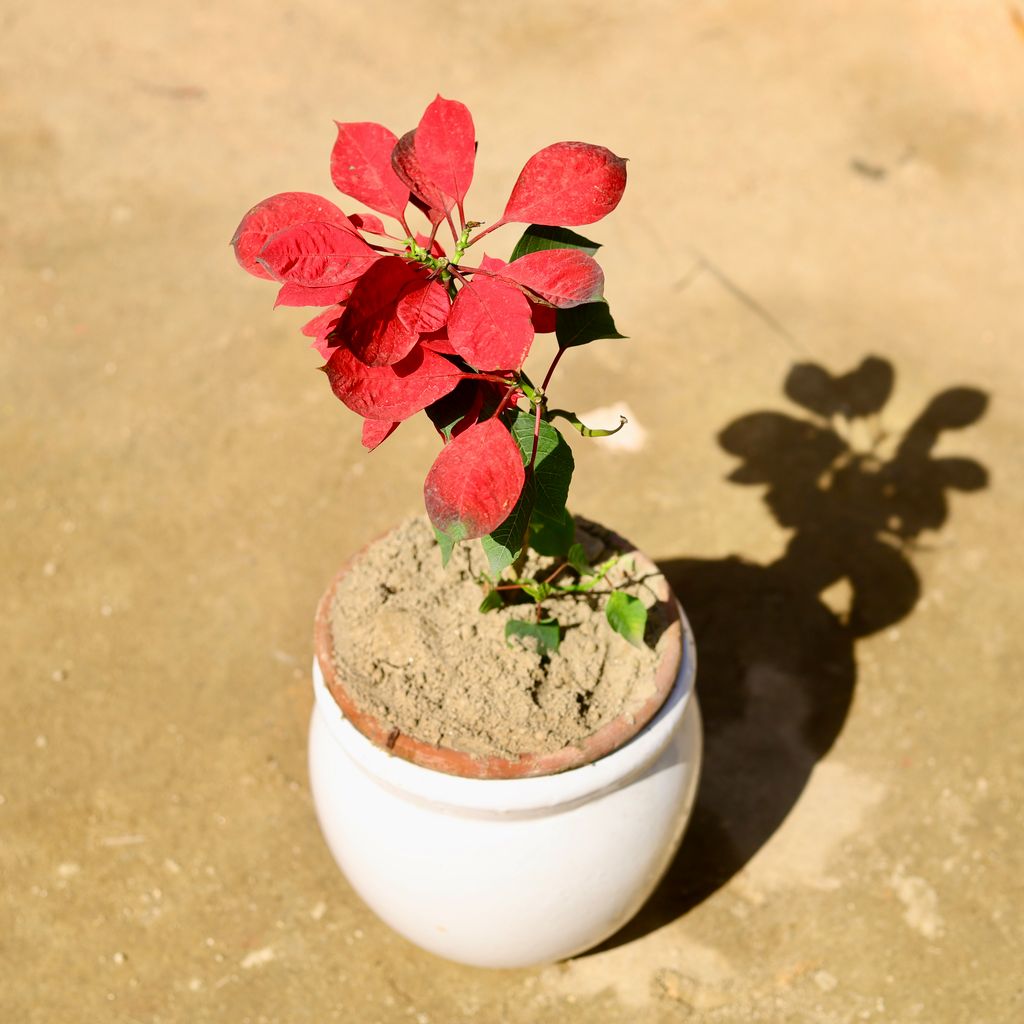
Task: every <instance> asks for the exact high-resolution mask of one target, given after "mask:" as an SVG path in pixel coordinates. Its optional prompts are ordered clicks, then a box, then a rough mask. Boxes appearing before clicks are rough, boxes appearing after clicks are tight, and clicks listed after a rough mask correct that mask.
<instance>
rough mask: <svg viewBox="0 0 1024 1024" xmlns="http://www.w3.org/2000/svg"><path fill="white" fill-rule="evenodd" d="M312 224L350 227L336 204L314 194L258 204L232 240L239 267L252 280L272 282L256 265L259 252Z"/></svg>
mask: <svg viewBox="0 0 1024 1024" xmlns="http://www.w3.org/2000/svg"><path fill="white" fill-rule="evenodd" d="M311 220H316V221H323V222H324V223H327V224H339V225H341V226H345V225H346V224H348V223H349V222H348V218H347V217H346V216H345V214H343V213H342V212H341V210H339V209H338V207H337V206H335V205H334V203H332V202H331V201H330V200H328V199H324V198H323V196H316V195H313V193H312V192H279V193H278V194H277V195H276V196H271V197H270V198H269V199H264V200H263V202H262V203H257V204H256V205H255V206H254V207H253V208H252V209H251V210H250V211H249V212H248V213H247V214H246V215H245V216H244V217H243V218H242V223H241V224H239V225H238V228H237V229H236V230H235V235H234V237H233V238H232V239H231V244H232V245H233V246H234V249H235V259H237V260H238V264H239V266H240V267H241V268H242V269H243V270H247V271H248V272H249V273H250V274H252V275H253V277H262V278H265V279H266V280H268V281H269V280H273V278H272V277H271V275H270V274H269V273H268V272H267V269H266V268H265V267H263V266H261V265H260V264H259V263H257V262H256V258H257V257H258V256H259V254H260V250H261V249H262V248H263V246H264V245H266V244H267V239H268V238H269V237H270V236H271V235H275V234H277V232H278V231H283V230H284V229H285V228H290V227H294V226H295V225H296V224H305V223H307V222H308V221H311Z"/></svg>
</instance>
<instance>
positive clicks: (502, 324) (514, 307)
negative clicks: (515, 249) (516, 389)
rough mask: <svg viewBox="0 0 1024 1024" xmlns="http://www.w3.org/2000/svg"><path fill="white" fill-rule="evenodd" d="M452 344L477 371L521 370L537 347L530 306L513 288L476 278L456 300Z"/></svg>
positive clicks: (450, 331)
mask: <svg viewBox="0 0 1024 1024" xmlns="http://www.w3.org/2000/svg"><path fill="white" fill-rule="evenodd" d="M448 340H449V341H450V342H451V343H452V346H453V347H454V349H455V351H456V352H458V353H459V355H460V356H462V358H463V359H465V360H466V362H468V363H469V365H470V366H472V367H475V368H476V369H477V370H518V369H519V367H521V366H522V365H523V360H524V359H526V355H527V353H528V352H529V351H530V345H531V344H532V343H533V323H532V321H531V320H530V304H529V302H527V301H526V296H525V295H523V293H522V292H521V291H520V290H519V289H518V288H516V287H514V286H513V285H510V284H505V283H504V282H503V281H496V280H493V279H492V278H487V277H482V276H481V277H475V278H473V280H472V281H470V282H469V283H468V284H464V285H463V286H462V289H461V291H460V292H459V294H458V295H457V296H456V297H455V302H454V303H453V305H452V310H451V313H450V314H449V316H448Z"/></svg>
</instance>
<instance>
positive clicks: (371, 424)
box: [362, 420, 401, 452]
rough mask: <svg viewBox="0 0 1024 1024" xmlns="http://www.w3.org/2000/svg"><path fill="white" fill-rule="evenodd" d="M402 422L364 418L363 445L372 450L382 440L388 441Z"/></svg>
mask: <svg viewBox="0 0 1024 1024" xmlns="http://www.w3.org/2000/svg"><path fill="white" fill-rule="evenodd" d="M400 426H401V424H400V423H388V421H387V420H363V437H362V442H363V447H364V448H365V449H366V450H367V451H370V452H372V451H373V449H374V448H376V447H377V445H379V444H380V443H381V442H382V441H386V440H387V439H388V438H389V437H390V436H391V435H392V434H393V433H394V432H395V431H396V430H397V429H398V428H399V427H400Z"/></svg>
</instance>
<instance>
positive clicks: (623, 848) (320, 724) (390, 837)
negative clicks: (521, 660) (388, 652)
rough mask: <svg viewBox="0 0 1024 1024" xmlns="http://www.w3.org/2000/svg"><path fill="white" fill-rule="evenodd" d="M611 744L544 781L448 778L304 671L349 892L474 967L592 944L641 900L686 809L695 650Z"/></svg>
mask: <svg viewBox="0 0 1024 1024" xmlns="http://www.w3.org/2000/svg"><path fill="white" fill-rule="evenodd" d="M682 625H683V656H682V659H681V663H680V667H679V671H678V673H677V676H676V680H675V684H674V685H673V687H672V689H671V691H670V693H669V696H668V699H667V700H666V701H665V703H664V705H663V706H662V707H661V709H660V710H659V711H658V712H657V714H656V715H655V716H654V718H653V719H652V720H651V721H650V722H648V724H647V725H646V726H645V727H644V728H643V729H642V731H640V732H639V733H638V734H637V735H636V736H634V737H633V738H632V739H631V740H630V741H629V742H627V743H626V744H625V745H624V746H622V747H620V748H619V749H618V750H615V751H614V752H612V753H610V754H608V755H607V756H605V757H602V758H600V759H599V760H597V761H596V762H594V763H592V764H586V765H583V766H581V767H578V768H573V769H570V770H569V771H565V772H561V773H560V774H556V775H544V776H539V777H534V778H512V779H479V778H462V777H458V776H455V775H448V774H445V773H442V772H438V771H435V770H432V769H430V768H425V767H421V766H419V765H417V764H413V763H411V762H409V761H407V760H403V759H402V758H399V757H395V756H393V755H391V754H389V753H387V752H386V751H385V750H382V749H381V748H379V747H378V746H375V745H374V744H373V743H372V742H370V740H368V739H367V738H366V737H365V736H364V735H363V734H362V733H361V732H359V731H357V730H356V729H355V728H354V727H353V726H352V724H351V723H350V722H349V721H348V720H347V719H346V718H345V717H344V715H343V714H342V712H341V710H340V708H339V707H338V704H337V702H336V701H335V699H334V698H333V697H332V695H331V693H330V692H329V690H328V689H327V687H326V685H325V683H324V678H323V675H322V673H321V671H320V668H319V665H317V664H316V663H314V667H313V683H314V690H315V694H316V701H315V707H314V710H313V717H312V722H311V724H310V736H309V770H310V779H311V783H312V790H313V800H314V803H315V805H316V809H317V814H318V816H319V819H320V826H321V828H322V829H323V833H324V836H325V837H326V839H327V844H328V846H329V847H330V849H331V853H332V854H333V855H334V859H335V860H336V861H337V862H338V865H339V866H340V867H341V869H342V871H343V872H344V873H345V875H346V876H347V878H348V880H349V882H351V884H352V886H353V888H355V890H356V891H357V892H358V893H359V895H360V896H361V897H362V898H363V899H364V900H365V901H366V903H367V904H368V905H369V906H370V907H371V908H372V909H373V910H374V911H375V912H376V913H377V914H378V915H379V916H380V917H381V918H382V919H383V920H384V921H385V922H387V923H388V924H389V925H390V926H391V927H392V928H394V929H395V930H396V931H397V932H400V933H401V934H402V935H404V936H406V937H407V938H408V939H410V940H411V941H412V942H414V943H416V944H417V945H419V946H422V947H423V948H424V949H427V950H430V951H431V952H433V953H437V954H439V955H440V956H443V957H447V958H448V959H450V960H456V961H459V962H461V963H465V964H472V965H476V966H480V967H526V966H530V965H535V964H542V963H548V962H551V961H553V960H559V959H562V958H564V957H568V956H572V955H573V954H575V953H580V952H582V951H583V950H585V949H588V948H590V947H591V946H594V945H597V944H598V943H600V942H601V941H603V940H604V939H606V938H608V937H609V936H610V935H612V934H613V933H614V932H616V931H617V930H618V929H619V928H621V927H622V925H624V924H625V923H626V922H627V921H628V920H629V919H630V918H631V917H632V916H633V915H634V914H635V913H636V912H637V911H638V910H639V909H640V907H641V905H642V904H643V903H644V901H645V900H646V899H647V897H648V896H649V895H650V894H651V892H652V891H653V889H654V887H655V885H656V884H657V882H658V881H659V879H660V878H661V876H662V874H663V873H664V872H665V869H666V868H667V867H668V864H669V862H670V861H671V859H672V856H673V854H674V853H675V851H676V849H677V848H678V845H679V841H680V839H681V837H682V834H683V829H684V827H685V825H686V822H687V820H688V818H689V816H690V811H691V809H692V806H693V799H694V795H695V792H696V788H697V779H698V775H699V770H700V756H701V723H700V712H699V709H698V707H697V699H696V695H695V693H694V690H693V684H694V675H695V667H696V666H695V652H694V644H693V637H692V634H691V631H690V627H689V624H688V623H687V622H686V619H685V617H682Z"/></svg>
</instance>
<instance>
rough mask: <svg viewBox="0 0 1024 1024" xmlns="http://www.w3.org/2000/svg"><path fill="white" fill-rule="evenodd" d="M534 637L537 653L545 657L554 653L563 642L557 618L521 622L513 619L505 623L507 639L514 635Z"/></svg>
mask: <svg viewBox="0 0 1024 1024" xmlns="http://www.w3.org/2000/svg"><path fill="white" fill-rule="evenodd" d="M514 636H518V637H532V638H533V639H534V640H535V641H536V642H537V653H538V654H539V655H540V656H541V657H542V658H543V657H547V655H549V654H554V653H555V652H556V651H557V650H558V645H559V644H560V643H561V642H562V631H561V629H560V628H559V626H558V620H557V619H550V618H549V619H541V621H540V622H521V621H520V620H519V619H511V620H510V621H508V622H506V623H505V641H506V642H508V641H509V640H511V639H512V637H514Z"/></svg>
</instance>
